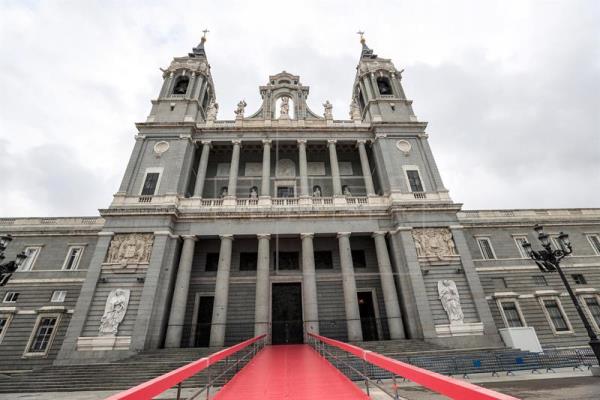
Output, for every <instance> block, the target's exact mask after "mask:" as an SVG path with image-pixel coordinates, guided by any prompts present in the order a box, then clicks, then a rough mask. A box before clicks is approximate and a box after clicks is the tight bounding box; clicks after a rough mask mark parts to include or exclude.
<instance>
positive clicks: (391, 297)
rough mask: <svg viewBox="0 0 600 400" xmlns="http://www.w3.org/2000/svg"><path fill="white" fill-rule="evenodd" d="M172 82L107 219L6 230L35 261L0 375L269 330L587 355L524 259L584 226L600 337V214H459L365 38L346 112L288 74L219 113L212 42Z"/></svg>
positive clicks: (42, 222)
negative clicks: (546, 235)
mask: <svg viewBox="0 0 600 400" xmlns="http://www.w3.org/2000/svg"><path fill="white" fill-rule="evenodd" d="M163 72H164V73H163V79H164V84H163V86H162V89H161V91H160V93H159V94H158V96H157V98H156V100H153V101H152V108H151V111H150V115H149V116H148V118H147V120H146V121H145V122H141V123H138V124H137V129H138V134H137V136H136V137H135V145H134V148H133V151H132V154H131V158H130V161H129V164H128V166H127V169H126V170H125V174H124V177H123V181H122V183H121V186H120V187H119V189H118V191H117V193H116V194H115V196H114V200H113V202H112V204H110V206H109V207H108V208H105V209H102V210H100V215H101V216H100V217H73V218H3V219H0V232H3V233H11V234H12V235H13V236H14V238H15V239H14V240H13V242H12V243H11V244H10V246H9V248H8V251H7V257H8V258H9V259H10V257H14V256H15V254H16V253H17V252H20V251H23V250H25V251H26V253H27V254H28V258H27V260H26V262H25V263H24V264H23V265H22V266H21V267H20V270H19V271H18V272H16V273H15V274H14V275H13V276H12V278H11V280H10V281H9V282H8V284H7V285H6V286H4V287H2V288H0V301H1V303H0V354H2V357H0V370H3V371H6V370H11V369H30V368H32V367H35V366H40V365H44V364H51V363H56V364H66V363H76V362H78V361H81V360H83V359H85V360H89V361H107V360H114V359H119V358H123V357H125V356H128V355H131V354H132V353H134V352H138V351H141V350H144V349H153V348H160V347H168V348H175V347H188V346H224V345H229V344H232V343H234V342H238V341H240V340H243V339H246V338H249V337H252V336H254V335H257V334H262V333H267V334H269V340H271V342H272V343H274V344H277V343H295V342H302V341H303V340H305V335H306V333H307V332H318V333H320V334H322V335H325V336H329V337H333V338H337V339H341V340H347V341H372V340H389V339H421V340H425V341H429V342H432V343H437V344H442V345H445V346H448V347H455V348H468V347H499V346H503V345H505V343H506V344H507V345H517V346H522V347H525V348H532V347H531V343H532V341H533V342H536V341H537V340H539V343H541V346H542V347H552V346H554V347H573V346H584V345H585V344H586V339H587V336H586V334H585V330H584V329H583V326H582V324H581V322H580V321H579V319H578V317H577V314H576V313H575V310H574V308H573V306H572V304H571V302H570V300H569V298H568V297H567V296H566V292H565V290H564V288H563V286H562V285H561V283H560V281H559V278H558V277H557V276H555V275H548V274H546V275H542V274H541V273H540V272H539V270H538V269H537V267H536V266H535V265H534V264H533V262H531V261H529V260H528V259H527V258H526V256H525V255H524V254H523V252H522V250H521V247H520V241H522V240H523V239H525V238H527V237H529V241H532V242H533V241H534V239H535V238H534V237H533V232H532V230H531V228H532V227H533V225H534V224H536V223H541V224H544V225H545V226H546V227H547V230H548V231H549V232H550V233H551V234H554V235H556V234H558V232H559V231H562V230H564V231H568V232H569V233H570V235H571V238H572V241H573V244H574V249H575V250H574V254H573V256H571V257H569V259H568V260H566V262H565V271H566V272H567V273H568V275H569V277H570V279H572V280H573V284H574V287H575V288H576V291H577V294H578V296H580V297H581V299H582V300H583V303H584V306H585V310H586V312H587V313H588V314H589V315H590V318H591V320H592V321H593V323H594V325H595V328H596V329H598V325H600V306H599V302H600V297H599V292H598V290H597V288H600V273H599V272H598V271H599V267H600V237H599V234H600V209H556V210H498V211H476V210H473V211H464V210H461V204H459V203H455V202H454V201H453V200H452V199H451V198H450V196H449V194H448V190H447V189H446V188H445V187H444V184H443V182H442V179H441V176H440V173H439V171H438V169H437V167H436V163H435V159H434V157H433V155H432V152H431V149H430V147H429V144H428V134H427V133H426V132H425V130H426V126H427V124H426V123H425V122H422V121H419V120H418V119H417V117H416V116H415V114H414V112H413V109H412V102H411V101H410V100H408V99H407V98H406V95H405V93H404V91H403V89H402V84H401V77H402V76H401V71H398V70H397V69H396V68H395V67H394V65H393V63H392V62H391V61H390V60H388V59H384V58H381V57H378V56H377V55H375V54H374V53H373V51H372V50H371V49H369V48H368V47H367V46H366V44H365V43H364V40H363V41H362V50H361V54H360V59H359V63H358V66H357V68H356V79H355V82H354V85H353V88H352V96H351V104H350V109H349V119H348V120H334V119H333V117H332V112H331V105H330V104H329V102H326V103H325V104H324V105H323V107H324V110H323V113H322V116H321V115H319V114H318V113H316V112H313V111H312V110H310V109H309V108H308V106H307V103H306V99H307V97H308V95H309V87H308V86H304V85H303V84H302V83H301V81H300V77H299V76H296V75H293V74H290V73H288V72H285V71H283V72H281V73H278V74H276V75H273V76H270V77H269V78H268V81H267V82H266V84H265V85H263V86H260V88H259V91H260V96H261V98H262V106H261V107H260V108H259V110H258V111H256V112H254V113H253V114H248V115H246V112H245V107H246V104H245V102H244V101H240V103H239V104H238V107H237V109H236V110H235V113H234V114H232V116H233V115H235V119H234V120H223V119H218V118H217V113H218V112H219V108H218V103H217V101H216V97H215V93H216V90H215V83H214V82H213V80H212V77H211V70H210V65H209V64H208V60H207V56H206V53H205V49H204V39H203V40H202V42H201V43H200V44H199V45H198V47H196V48H194V49H193V51H192V52H191V53H189V54H188V55H187V56H185V57H177V58H175V59H174V60H173V61H172V62H171V64H170V66H169V67H168V68H167V69H166V70H164V71H163ZM220 112H221V114H224V113H225V112H224V111H223V110H220ZM503 341H504V343H503ZM523 343H525V344H523ZM534 347H535V346H534Z"/></svg>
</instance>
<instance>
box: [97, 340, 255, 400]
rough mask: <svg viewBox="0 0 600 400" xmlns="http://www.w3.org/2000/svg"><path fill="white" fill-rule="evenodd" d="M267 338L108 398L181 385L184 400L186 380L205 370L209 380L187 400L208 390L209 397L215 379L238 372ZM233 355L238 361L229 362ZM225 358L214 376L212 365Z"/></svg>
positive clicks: (130, 399)
mask: <svg viewBox="0 0 600 400" xmlns="http://www.w3.org/2000/svg"><path fill="white" fill-rule="evenodd" d="M266 337H267V336H266V335H261V336H256V337H254V338H252V339H248V340H246V341H244V342H241V343H238V344H236V345H234V346H231V347H228V348H226V349H223V350H221V351H218V352H216V353H214V354H211V355H210V356H208V357H204V358H201V359H199V360H197V361H194V362H192V363H189V364H187V365H184V366H183V367H180V368H177V369H175V370H173V371H171V372H168V373H166V374H164V375H161V376H158V377H156V378H154V379H151V380H149V381H146V382H144V383H141V384H139V385H137V386H135V387H133V388H131V389H128V390H125V391H123V392H121V393H117V394H115V395H112V396H110V397H108V398H106V400H142V399H152V398H153V397H154V396H157V395H159V394H161V393H163V392H165V391H167V390H169V389H171V388H177V397H176V399H177V400H180V399H181V398H182V397H181V388H182V383H183V382H184V381H185V380H187V379H189V378H191V377H193V376H194V375H196V374H199V373H201V372H203V371H204V372H207V373H208V380H207V383H206V384H205V385H203V386H202V387H200V388H199V389H197V390H196V391H194V392H193V393H192V394H191V395H190V396H188V397H187V399H188V400H192V399H197V398H199V397H200V396H201V395H202V394H204V393H205V394H206V398H207V399H209V398H210V388H211V387H212V386H213V385H214V384H215V382H221V379H222V378H223V377H225V376H227V375H228V374H229V373H231V372H233V371H234V370H235V372H237V371H238V370H239V369H240V368H241V366H243V365H244V364H245V363H246V362H247V361H249V360H250V359H251V358H252V357H254V356H255V355H256V353H257V352H258V351H260V349H262V347H264V345H265V339H266ZM244 350H246V351H245V353H244V354H239V353H241V352H243V351H244ZM233 356H235V360H231V361H229V358H230V357H233ZM222 361H224V362H225V365H221V367H223V368H222V370H221V371H219V373H218V374H216V375H211V370H210V367H211V366H215V365H217V364H218V363H221V364H223V363H222Z"/></svg>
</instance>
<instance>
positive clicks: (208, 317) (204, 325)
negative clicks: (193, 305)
mask: <svg viewBox="0 0 600 400" xmlns="http://www.w3.org/2000/svg"><path fill="white" fill-rule="evenodd" d="M214 302H215V298H214V296H200V301H199V303H198V322H197V325H196V334H195V337H194V346H195V347H208V345H209V342H210V325H211V322H212V314H213V304H214Z"/></svg>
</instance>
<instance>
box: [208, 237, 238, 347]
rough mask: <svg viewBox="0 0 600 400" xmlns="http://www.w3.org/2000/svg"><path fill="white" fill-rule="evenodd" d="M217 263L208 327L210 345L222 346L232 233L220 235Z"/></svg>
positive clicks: (227, 297)
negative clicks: (210, 321) (210, 317)
mask: <svg viewBox="0 0 600 400" xmlns="http://www.w3.org/2000/svg"><path fill="white" fill-rule="evenodd" d="M220 237H221V249H220V251H219V265H218V267H217V281H216V284H215V300H214V306H213V315H212V326H211V329H210V345H211V346H214V347H223V345H224V344H225V324H226V323H227V304H228V300H229V275H230V272H231V249H232V245H233V235H221V236H220Z"/></svg>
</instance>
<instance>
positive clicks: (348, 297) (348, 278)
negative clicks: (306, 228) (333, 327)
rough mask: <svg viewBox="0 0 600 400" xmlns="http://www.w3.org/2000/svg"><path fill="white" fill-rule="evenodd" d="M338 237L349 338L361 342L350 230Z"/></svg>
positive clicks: (339, 234)
mask: <svg viewBox="0 0 600 400" xmlns="http://www.w3.org/2000/svg"><path fill="white" fill-rule="evenodd" d="M337 237H338V242H339V247H340V263H341V265H342V284H343V288H344V308H345V310H346V320H347V322H346V324H347V328H348V340H349V341H350V342H360V341H362V339H363V335H362V328H361V325H360V312H359V310H358V297H357V294H356V281H355V280H354V265H353V264H352V251H351V250H350V232H340V233H338V235H337Z"/></svg>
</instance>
